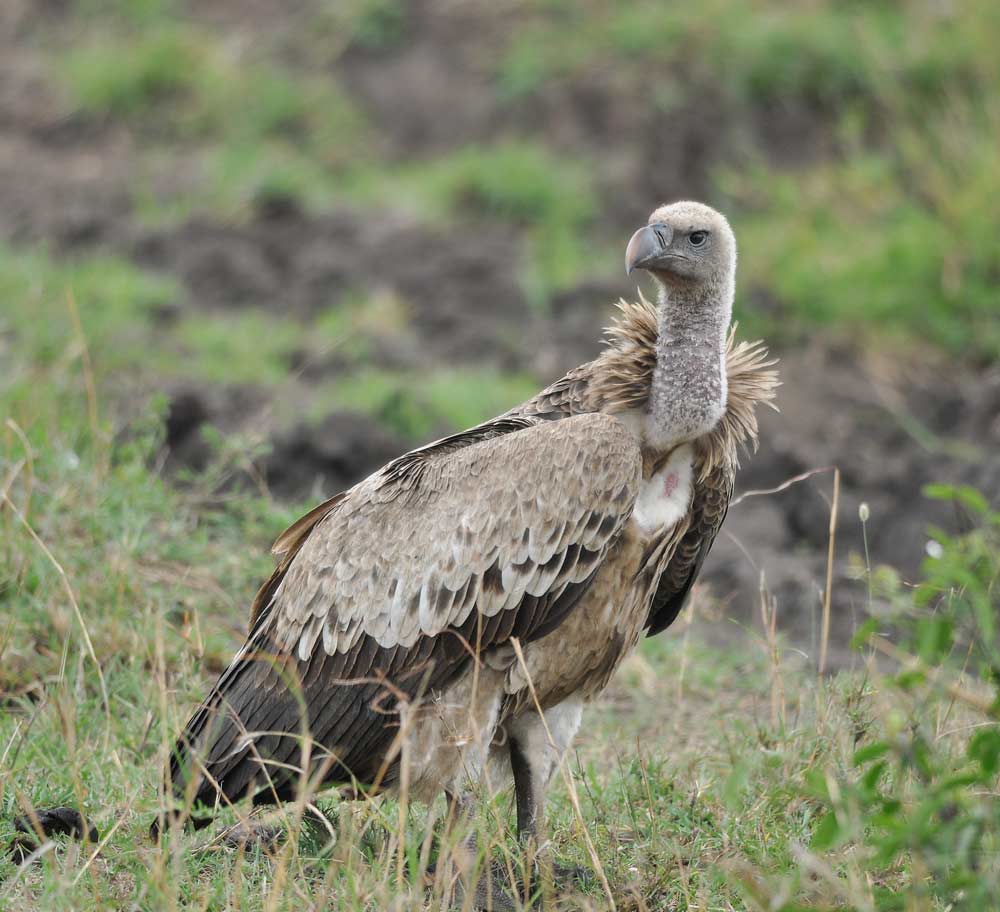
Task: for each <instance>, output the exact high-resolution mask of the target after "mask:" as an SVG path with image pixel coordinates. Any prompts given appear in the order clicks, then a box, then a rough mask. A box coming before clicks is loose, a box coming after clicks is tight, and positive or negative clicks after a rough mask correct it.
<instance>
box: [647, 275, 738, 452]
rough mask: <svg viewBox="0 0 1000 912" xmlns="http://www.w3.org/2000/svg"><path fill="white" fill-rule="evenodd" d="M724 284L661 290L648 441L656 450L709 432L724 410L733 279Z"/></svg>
mask: <svg viewBox="0 0 1000 912" xmlns="http://www.w3.org/2000/svg"><path fill="white" fill-rule="evenodd" d="M720 284H721V287H720ZM720 284H711V285H699V286H690V287H688V286H673V287H671V288H666V287H664V288H662V289H661V291H660V299H659V318H658V323H659V327H658V332H657V338H656V367H655V368H654V369H653V379H652V384H651V386H650V391H649V405H648V416H647V419H646V422H647V423H646V439H647V440H648V442H649V443H650V445H652V446H653V447H655V448H656V449H658V450H669V449H672V448H673V447H675V446H677V445H678V444H681V443H685V442H687V441H690V440H694V439H695V438H696V437H700V436H701V435H702V434H706V433H708V432H709V431H711V430H712V428H714V427H715V425H716V424H717V423H718V422H719V419H720V418H721V417H722V415H723V413H724V412H725V410H726V392H727V390H726V362H725V358H726V332H727V330H728V327H729V321H730V318H731V317H732V311H733V287H732V281H731V280H729V281H728V282H725V281H724V282H722V283H720Z"/></svg>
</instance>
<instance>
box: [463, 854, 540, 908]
mask: <svg viewBox="0 0 1000 912" xmlns="http://www.w3.org/2000/svg"><path fill="white" fill-rule="evenodd" d="M506 882H507V878H506V876H505V874H504V873H503V871H502V870H501V866H500V865H499V864H494V865H493V866H492V870H491V871H490V873H489V874H483V875H482V876H481V877H480V878H479V882H478V883H477V884H476V888H475V890H474V891H473V896H472V908H473V909H477V910H487V912H515V910H517V909H521V908H523V906H520V905H518V904H517V903H515V902H514V900H513V899H512V898H511V895H510V894H509V893H508V892H507V891H506V890H505V889H504V884H506ZM465 897H466V894H465V887H464V886H463V884H462V881H461V880H459V881H458V883H457V884H456V885H455V890H454V893H453V894H452V898H451V903H452V906H451V907H452V908H453V909H464V908H468V906H467V905H466V898H465Z"/></svg>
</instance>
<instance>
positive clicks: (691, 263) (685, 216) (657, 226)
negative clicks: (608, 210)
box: [625, 202, 736, 287]
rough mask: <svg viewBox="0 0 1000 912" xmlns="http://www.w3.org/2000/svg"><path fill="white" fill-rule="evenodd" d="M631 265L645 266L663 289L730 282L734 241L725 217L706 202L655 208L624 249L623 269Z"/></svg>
mask: <svg viewBox="0 0 1000 912" xmlns="http://www.w3.org/2000/svg"><path fill="white" fill-rule="evenodd" d="M633 269H645V270H646V271H647V272H649V273H650V274H651V275H652V276H653V277H654V278H656V279H658V280H659V281H660V282H662V283H663V284H664V285H666V286H668V287H669V286H672V285H678V284H683V285H690V284H692V283H695V284H702V283H704V284H710V285H716V284H720V283H723V282H725V283H731V282H732V278H733V274H734V273H735V270H736V239H735V238H734V237H733V231H732V229H731V228H730V227H729V222H727V221H726V217H725V216H724V215H722V213H720V212H716V211H715V210H714V209H712V208H711V207H710V206H706V205H704V204H702V203H692V202H682V203H671V204H670V205H668V206H660V208H659V209H657V210H656V211H655V212H654V213H653V214H652V215H651V216H650V217H649V223H648V224H647V225H646V226H645V227H644V228H640V229H639V230H638V231H637V232H636V233H635V234H633V235H632V240H630V241H629V242H628V247H626V248H625V271H626V273H631V272H632V270H633Z"/></svg>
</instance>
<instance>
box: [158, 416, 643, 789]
mask: <svg viewBox="0 0 1000 912" xmlns="http://www.w3.org/2000/svg"><path fill="white" fill-rule="evenodd" d="M502 427H503V428H504V429H505V430H506V432H505V433H502V432H500V431H497V430H496V429H494V430H492V431H484V430H483V429H482V428H480V429H476V431H475V433H476V434H478V435H479V436H478V438H477V442H474V443H472V444H471V445H467V446H463V445H462V442H461V441H460V440H459V438H448V439H447V440H446V441H442V442H440V443H439V444H437V445H434V446H432V447H431V448H429V449H425V450H424V451H416V452H415V453H413V454H408V455H407V456H406V457H402V459H400V460H397V461H396V462H394V463H391V464H390V465H389V466H387V467H386V468H385V469H384V470H382V471H381V472H379V473H377V474H376V475H373V476H372V477H370V478H369V479H367V480H366V481H364V482H362V483H361V484H359V485H358V486H357V487H355V488H353V489H352V490H351V491H349V492H347V493H346V494H345V495H344V496H343V498H342V499H340V500H339V501H337V502H336V503H333V504H330V505H329V507H328V509H327V511H326V512H320V514H319V516H318V518H317V517H316V516H313V517H310V518H309V520H308V521H306V522H305V524H304V525H302V526H297V527H293V529H292V530H291V531H290V533H289V536H290V537H289V538H288V541H287V544H288V546H289V548H290V549H291V553H290V554H288V555H286V560H285V561H283V567H281V566H279V571H280V572H279V573H278V574H276V576H274V577H272V579H271V580H269V581H268V583H267V584H266V585H265V587H264V589H262V592H261V597H260V604H258V606H257V609H256V621H255V623H254V626H253V629H252V631H251V634H250V637H249V639H248V641H247V643H246V645H245V646H244V648H243V649H242V650H241V652H240V653H239V655H238V656H237V657H236V659H235V660H234V662H233V663H232V665H231V666H230V667H229V668H228V669H227V670H226V671H225V672H224V673H223V675H222V677H221V678H220V680H219V682H218V684H217V685H216V688H215V690H214V691H213V693H212V694H211V696H210V697H209V699H208V700H207V701H206V703H205V704H204V705H203V706H202V707H201V708H200V709H199V711H198V712H197V713H196V714H195V716H194V717H193V718H192V720H191V721H190V722H189V723H188V726H187V728H186V730H185V732H184V734H183V736H182V738H181V741H180V742H179V744H178V748H177V751H176V756H175V758H174V761H173V763H172V767H171V772H172V778H173V782H174V787H175V790H177V791H178V792H181V791H183V790H184V784H185V780H186V779H187V776H188V775H189V770H190V766H191V765H190V763H188V762H187V761H186V759H185V757H186V754H187V751H188V750H189V748H193V749H194V750H195V753H196V754H197V756H198V758H199V764H200V765H203V766H204V769H205V771H207V772H208V773H209V775H210V777H211V779H210V780H206V782H205V784H204V785H203V786H202V787H201V788H200V789H199V791H198V797H199V798H201V799H202V800H210V799H211V798H212V797H213V796H214V795H216V789H215V788H214V787H213V786H212V785H211V784H210V781H211V780H214V782H216V783H218V786H219V787H220V788H221V791H222V792H223V793H224V794H225V795H226V796H227V797H229V798H231V799H232V798H237V797H240V796H241V795H243V794H246V793H247V792H248V791H252V790H255V789H258V788H263V787H266V786H270V787H271V788H273V790H274V791H275V792H276V793H277V795H278V797H285V795H286V794H287V789H288V788H289V787H290V783H292V784H293V783H294V781H296V779H297V775H296V773H295V768H296V767H298V766H299V765H300V754H299V745H300V739H299V737H298V736H299V734H300V732H301V731H302V726H303V723H305V724H306V725H307V726H308V731H309V733H310V735H311V737H312V739H313V740H314V742H316V744H317V745H318V747H317V749H316V753H322V749H325V751H328V752H330V753H332V755H333V757H334V758H335V762H334V763H333V766H332V768H331V769H330V771H329V773H328V775H327V777H326V778H327V779H328V780H340V781H344V780H349V779H350V778H352V777H354V778H356V779H358V780H359V781H361V782H363V783H364V782H371V781H372V780H373V779H374V778H376V777H377V776H379V775H380V773H381V772H383V771H382V770H381V769H380V767H381V765H382V761H383V759H384V757H385V754H386V751H387V750H388V749H389V747H390V745H391V743H392V741H393V738H394V736H395V734H396V731H397V725H398V715H397V714H396V713H393V712H392V711H391V710H392V707H393V705H394V702H395V699H397V698H399V697H405V698H407V699H413V698H414V697H416V696H418V695H420V694H421V693H423V692H426V691H429V690H435V689H438V688H441V687H442V686H444V685H446V684H447V683H448V681H449V680H450V679H451V678H453V677H454V676H455V675H456V673H458V672H459V671H460V670H461V669H462V668H463V667H465V666H467V664H468V663H469V662H470V661H471V660H472V659H471V654H472V652H483V651H485V650H487V649H489V648H491V647H493V646H496V645H499V644H501V643H503V642H505V641H507V640H509V639H510V638H511V637H520V638H521V639H522V640H523V641H530V640H531V639H534V638H537V637H540V636H542V635H544V634H545V633H547V632H549V631H551V630H552V629H554V628H555V627H556V626H557V625H558V624H559V623H560V622H561V621H562V619H563V618H564V617H565V616H566V614H567V612H568V611H570V610H571V609H572V607H573V606H574V605H575V603H576V602H577V600H578V599H579V597H580V596H581V595H582V593H583V592H584V591H585V589H586V587H587V585H588V584H589V582H590V580H591V578H592V577H593V575H594V573H595V572H596V570H597V568H598V567H599V566H600V565H601V563H602V562H603V560H604V558H605V556H606V555H607V552H608V549H609V547H610V546H611V545H612V544H613V543H614V541H615V540H616V538H617V537H618V535H619V534H620V532H621V530H622V528H623V526H624V524H625V522H626V521H627V519H628V517H629V515H630V514H631V511H632V507H633V504H634V501H635V497H636V493H637V489H638V484H639V479H640V476H641V457H640V453H639V448H638V445H637V443H636V442H635V440H634V439H633V437H632V436H631V435H630V434H629V432H628V431H627V430H626V428H625V427H624V426H623V425H622V424H621V423H620V422H619V421H617V420H616V419H615V418H611V417H609V416H606V415H599V414H592V415H581V416H577V417H573V418H567V419H565V420H563V421H555V422H542V423H539V424H531V423H530V422H528V421H525V420H505V422H504V424H503V426H502ZM498 433H500V434H501V435H500V436H496V435H497V434H498ZM491 435H492V436H491ZM302 708H304V710H305V719H303V718H302V712H301V710H302ZM316 753H314V757H315V756H316ZM262 761H263V763H262ZM265 767H266V771H265ZM392 775H393V770H391V769H390V770H389V779H390V780H391V777H392ZM384 781H388V780H384Z"/></svg>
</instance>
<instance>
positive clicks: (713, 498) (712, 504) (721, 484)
mask: <svg viewBox="0 0 1000 912" xmlns="http://www.w3.org/2000/svg"><path fill="white" fill-rule="evenodd" d="M735 476H736V470H735V467H734V466H733V465H732V464H731V463H725V464H723V465H719V466H716V467H715V469H713V471H712V472H711V473H709V475H708V477H707V478H705V479H704V480H703V481H700V482H698V483H697V484H696V485H695V491H694V497H693V499H692V502H691V522H690V525H689V526H688V530H687V532H685V533H684V537H683V538H682V539H681V540H680V542H678V544H677V548H676V550H675V551H674V554H673V557H671V559H670V563H669V564H667V569H666V570H665V572H664V573H663V575H662V576H661V577H660V582H659V585H658V586H657V587H656V593H655V595H654V596H653V603H652V605H651V606H650V609H649V620H648V621H647V622H646V633H647V636H654V635H655V634H657V633H660V632H661V631H662V630H666V629H667V627H669V626H670V625H671V624H672V623H673V622H674V620H675V619H676V618H677V615H678V614H680V612H681V609H682V608H683V607H684V602H685V601H686V599H687V597H688V594H689V593H690V591H691V587H692V586H693V585H694V581H695V580H696V579H697V578H698V574H699V573H700V572H701V565H702V564H703V563H704V562H705V558H706V557H708V552H709V551H711V550H712V543H713V542H714V541H715V536H716V535H718V534H719V529H721V528H722V523H723V521H724V520H725V518H726V513H727V512H728V510H729V501H730V499H731V498H732V496H733V483H734V481H735Z"/></svg>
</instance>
